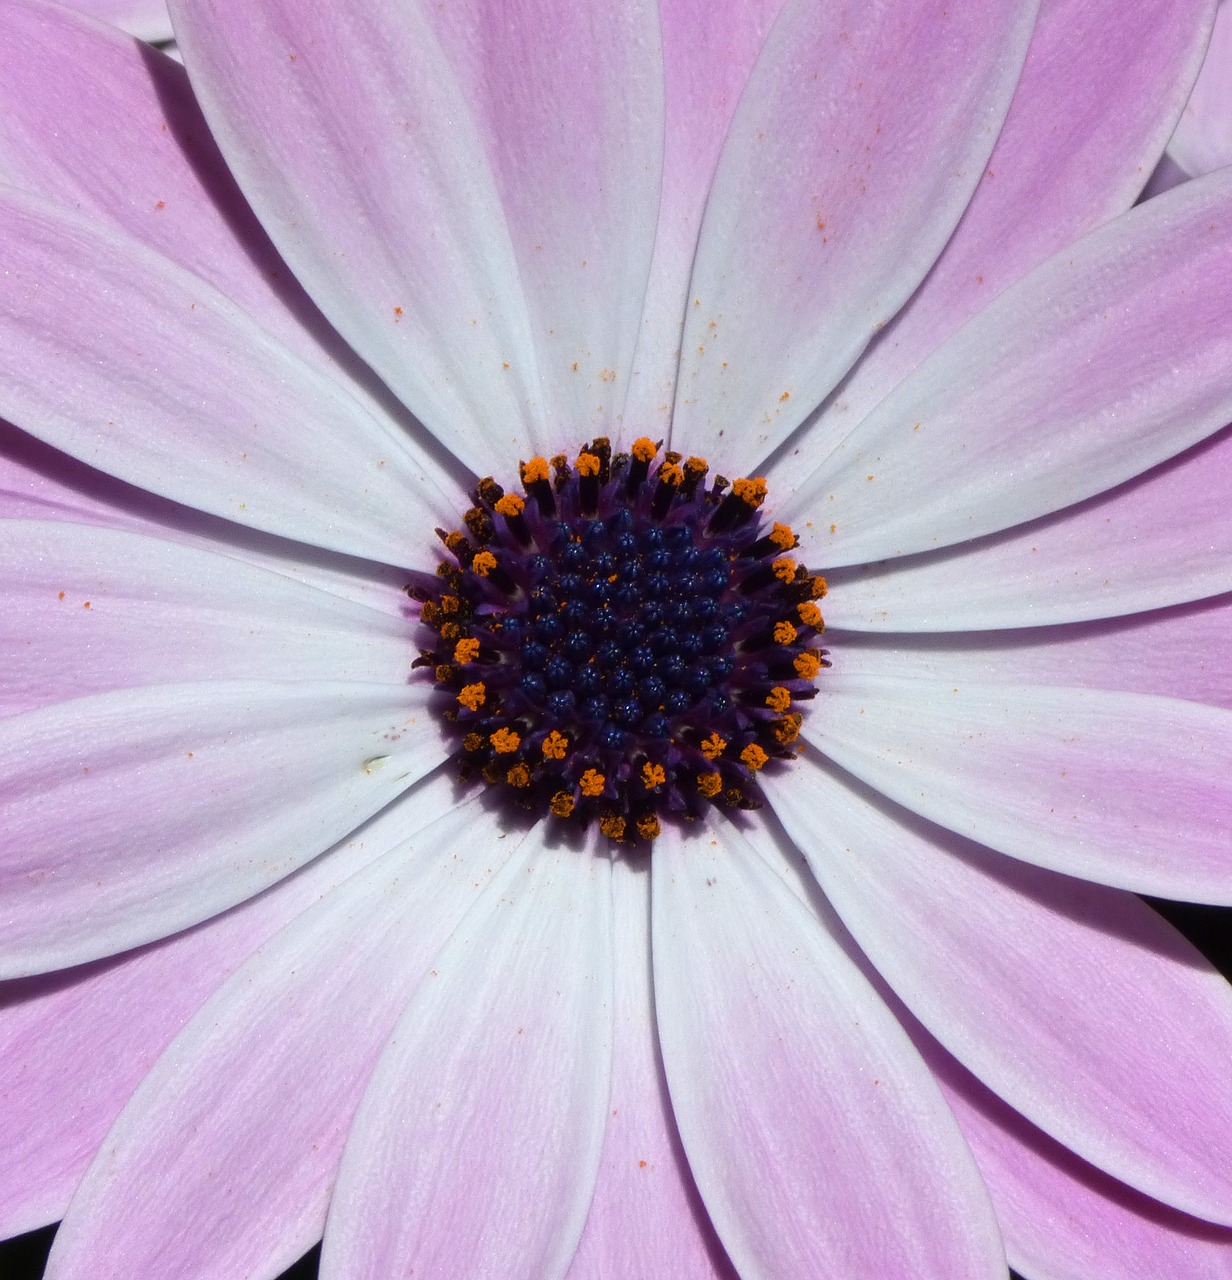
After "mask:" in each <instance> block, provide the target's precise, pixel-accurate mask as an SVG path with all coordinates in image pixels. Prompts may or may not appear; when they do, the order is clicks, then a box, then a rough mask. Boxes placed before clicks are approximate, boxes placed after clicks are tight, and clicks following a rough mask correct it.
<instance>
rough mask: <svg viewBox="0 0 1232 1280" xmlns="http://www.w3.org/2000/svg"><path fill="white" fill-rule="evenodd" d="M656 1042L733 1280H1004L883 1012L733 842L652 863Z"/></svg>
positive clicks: (980, 1210)
mask: <svg viewBox="0 0 1232 1280" xmlns="http://www.w3.org/2000/svg"><path fill="white" fill-rule="evenodd" d="M651 877H652V893H653V905H652V921H653V938H654V975H655V997H656V1008H657V1017H658V1026H659V1038H660V1042H661V1043H662V1046H663V1059H664V1064H665V1066H666V1069H667V1079H668V1084H669V1086H670V1088H671V1095H672V1107H673V1110H674V1111H675V1114H676V1118H677V1121H678V1123H679V1125H680V1132H681V1136H682V1138H683V1140H684V1145H685V1150H686V1151H687V1152H688V1156H689V1163H690V1166H691V1168H692V1170H693V1173H694V1176H695V1178H696V1179H697V1184H698V1187H699V1189H700V1190H701V1193H702V1198H703V1199H704V1201H705V1203H706V1207H707V1209H708V1210H709V1212H710V1216H711V1219H712V1220H713V1222H714V1224H715V1227H716V1229H717V1231H718V1233H719V1236H720V1238H721V1239H722V1241H723V1243H724V1245H725V1246H726V1249H727V1252H728V1254H729V1255H730V1256H731V1259H732V1261H733V1262H734V1264H735V1266H736V1269H737V1270H738V1272H739V1273H740V1275H741V1276H746V1277H776V1278H783V1280H786V1278H788V1277H797V1276H798V1277H801V1278H803V1277H806V1276H809V1277H811V1276H818V1275H843V1276H874V1275H875V1276H891V1275H912V1276H920V1277H934V1276H935V1277H937V1280H942V1277H944V1280H958V1278H959V1277H966V1276H984V1277H989V1280H991V1277H994V1276H1002V1275H1004V1270H1005V1262H1004V1256H1003V1254H1002V1252H1001V1244H1000V1240H999V1237H998V1234H997V1229H996V1224H995V1221H994V1220H993V1217H992V1213H991V1210H990V1209H988V1208H987V1205H986V1202H985V1199H984V1192H983V1189H982V1187H981V1185H980V1182H979V1177H978V1175H977V1174H976V1172H975V1169H974V1166H973V1165H972V1163H971V1157H970V1155H969V1153H968V1151H967V1148H966V1146H965V1145H964V1144H963V1142H962V1139H961V1137H960V1136H959V1134H958V1131H957V1128H956V1127H955V1125H954V1121H953V1118H952V1117H951V1115H950V1113H949V1112H948V1110H947V1109H946V1108H945V1105H944V1103H943V1102H942V1101H941V1099H940V1096H939V1095H938V1093H937V1091H936V1085H935V1084H934V1083H933V1081H932V1080H931V1079H930V1078H929V1076H928V1073H927V1071H926V1070H925V1069H924V1067H923V1064H922V1063H921V1062H920V1061H919V1059H918V1058H917V1056H916V1054H915V1051H914V1049H912V1047H911V1045H910V1042H909V1041H908V1040H907V1038H906V1036H905V1035H904V1033H903V1031H902V1029H901V1028H900V1027H899V1026H898V1024H897V1023H896V1022H895V1021H894V1019H893V1017H892V1016H891V1015H890V1013H889V1011H888V1010H887V1009H886V1008H885V1006H884V1005H883V1004H882V1002H881V1000H880V997H878V996H877V995H876V993H875V992H874V991H873V990H872V988H871V987H870V986H869V985H868V983H867V982H866V980H865V979H864V978H863V977H862V976H861V975H860V973H859V972H858V970H857V969H856V968H855V966H854V964H852V962H851V961H850V960H849V959H848V958H847V957H846V955H845V954H844V953H843V951H842V950H841V948H840V946H839V945H838V944H837V943H836V941H835V940H834V938H833V937H832V936H830V934H829V933H828V932H827V931H826V929H825V927H824V926H823V925H822V923H821V922H820V921H818V920H817V919H815V918H814V917H812V916H810V914H809V913H808V911H807V910H806V908H805V907H804V906H803V905H802V904H801V903H800V902H799V900H798V899H797V898H795V897H794V896H793V894H792V892H791V890H789V889H788V888H787V886H786V885H785V884H784V883H782V882H781V881H780V880H779V879H778V878H777V876H776V875H775V873H774V872H773V871H772V870H770V869H769V867H768V865H767V864H766V863H765V862H763V861H762V859H761V857H760V856H759V855H758V854H757V853H756V852H754V850H753V849H752V848H751V847H750V846H749V845H748V844H747V843H746V841H745V840H744V838H743V837H742V836H740V835H739V834H738V833H737V832H735V831H734V830H732V829H731V828H725V829H724V828H719V827H718V826H713V827H712V828H711V829H710V831H709V832H708V834H707V836H705V837H703V838H702V839H700V840H691V841H689V842H687V843H686V842H684V841H683V840H682V839H681V838H680V837H679V836H678V835H675V834H673V833H668V834H666V835H665V836H664V837H662V838H661V840H660V841H659V842H658V843H656V846H655V856H654V860H653V862H652V863H651Z"/></svg>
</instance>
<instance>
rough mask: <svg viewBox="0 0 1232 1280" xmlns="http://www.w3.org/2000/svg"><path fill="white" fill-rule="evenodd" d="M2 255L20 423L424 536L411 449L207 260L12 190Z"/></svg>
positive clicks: (269, 502)
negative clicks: (274, 330)
mask: <svg viewBox="0 0 1232 1280" xmlns="http://www.w3.org/2000/svg"><path fill="white" fill-rule="evenodd" d="M0 267H2V268H3V272H4V277H5V279H4V285H5V287H4V291H3V295H2V296H0V412H3V413H4V414H5V415H6V416H7V417H9V418H10V419H12V421H13V422H15V423H16V424H17V425H18V426H20V427H23V428H25V429H26V430H28V431H30V432H31V433H33V434H35V435H37V436H39V437H40V438H42V439H44V440H46V441H48V443H50V444H53V445H56V446H57V447H60V448H63V449H65V450H66V451H67V452H69V453H72V454H74V455H75V456H77V457H80V458H82V459H83V460H84V461H86V462H89V463H91V464H94V465H97V466H100V467H101V468H102V469H103V470H105V471H108V472H110V473H112V474H114V475H118V476H119V477H120V478H122V479H125V480H129V481H131V482H133V483H136V484H139V485H142V486H144V487H146V488H148V489H151V490H153V491H154V492H155V493H161V494H164V495H165V496H167V497H171V498H174V499H177V500H180V501H184V502H187V503H188V504H189V505H195V506H198V507H201V508H202V509H204V510H207V511H211V512H213V513H214V514H216V515H221V516H224V517H226V518H227V519H229V520H239V521H242V522H244V523H248V524H252V525H255V526H256V527H257V528H259V529H264V530H266V531H269V532H273V533H277V534H282V535H284V536H286V537H290V538H295V539H297V540H299V541H301V542H307V543H310V544H315V545H319V546H325V547H328V548H331V549H334V550H338V551H342V552H345V553H349V554H352V555H361V556H368V557H370V558H372V559H376V560H382V561H387V562H392V563H400V562H404V561H405V560H406V558H407V557H408V556H411V555H414V554H415V552H416V550H417V547H416V541H417V538H416V536H415V535H418V538H422V532H420V531H421V530H422V529H423V528H424V527H425V525H429V524H430V520H431V511H432V505H431V500H430V499H429V501H427V502H425V501H424V500H422V499H420V498H417V497H416V494H417V493H418V492H419V491H420V490H421V489H422V488H423V487H424V486H426V485H428V484H429V479H428V477H427V476H425V475H424V473H423V469H422V468H421V467H420V466H419V465H418V459H417V458H416V456H415V455H414V454H412V453H411V452H410V451H408V449H407V448H406V447H405V445H404V443H403V441H402V440H401V438H400V437H399V436H398V435H396V434H395V433H394V432H393V431H392V430H391V429H390V428H389V427H388V426H387V425H386V424H384V423H381V422H379V421H378V420H376V419H374V418H372V417H371V416H370V415H369V414H368V413H367V412H366V411H365V410H364V408H363V407H362V405H360V404H359V403H358V402H357V401H355V400H354V399H352V398H351V397H350V396H348V395H347V393H346V391H345V389H344V388H342V387H341V386H339V385H338V384H337V383H335V382H333V381H332V380H330V379H327V378H326V377H325V376H323V375H319V374H316V373H314V371H313V370H312V369H311V368H309V366H307V365H306V364H305V363H304V362H303V361H301V360H299V359H298V358H297V357H296V356H295V355H293V354H292V353H291V352H290V351H288V350H287V349H286V348H285V347H282V346H281V345H280V344H279V343H277V342H276V341H275V340H273V339H272V338H270V337H269V336H268V335H267V334H265V333H264V331H262V330H261V329H260V328H258V327H257V326H256V325H255V324H253V323H252V322H251V321H250V320H249V319H248V318H247V317H246V316H245V315H243V314H242V313H240V312H239V311H237V310H236V309H235V308H234V307H232V306H231V305H230V304H229V303H228V302H227V300H226V299H225V298H224V297H223V296H222V295H220V294H218V293H217V292H215V290H213V289H212V288H211V287H210V286H209V285H207V284H205V283H204V282H203V281H202V280H201V279H200V278H198V277H197V276H195V275H192V274H190V273H189V272H187V271H185V270H183V269H182V268H179V267H177V266H175V265H174V264H173V263H171V262H170V261H169V260H167V259H165V258H162V257H160V256H159V255H157V254H154V253H151V252H150V251H149V250H147V249H145V248H144V247H143V246H141V245H140V244H138V243H137V242H136V241H133V240H127V239H124V238H123V237H121V236H120V235H118V234H110V233H108V232H106V231H103V230H100V229H98V228H97V227H96V226H94V225H91V224H89V223H86V222H83V221H80V220H78V219H76V218H74V217H72V216H70V215H67V214H65V213H62V212H60V211H58V210H56V209H54V208H52V207H51V206H49V205H46V204H44V203H42V202H39V201H37V200H33V199H29V198H26V197H23V196H22V195H20V194H19V193H17V192H15V191H12V190H10V191H7V192H6V193H4V194H3V195H0ZM172 457H174V459H175V466H174V467H169V466H168V465H167V463H168V459H169V458H172ZM416 517H418V518H417V519H416ZM412 529H413V530H414V531H415V532H414V534H412V533H411V530H412Z"/></svg>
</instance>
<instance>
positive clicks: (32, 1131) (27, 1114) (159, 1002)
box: [0, 774, 453, 1238]
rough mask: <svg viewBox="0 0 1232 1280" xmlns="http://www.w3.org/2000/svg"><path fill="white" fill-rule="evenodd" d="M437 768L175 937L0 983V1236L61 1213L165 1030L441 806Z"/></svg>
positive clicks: (444, 784) (448, 789) (446, 799)
mask: <svg viewBox="0 0 1232 1280" xmlns="http://www.w3.org/2000/svg"><path fill="white" fill-rule="evenodd" d="M452 790H453V783H452V780H451V779H449V778H447V777H445V776H444V775H441V774H438V775H437V776H436V777H434V778H433V779H431V780H430V781H428V782H427V783H425V784H424V788H423V792H425V793H426V796H421V791H420V789H414V790H412V792H411V793H410V796H409V797H406V798H403V799H400V800H398V801H397V802H395V803H394V804H392V805H390V806H389V808H388V809H386V810H385V811H384V812H383V813H382V814H380V815H379V816H378V817H376V818H375V819H373V820H372V821H371V822H369V823H367V824H366V825H365V826H364V828H363V831H362V833H360V834H357V835H356V836H355V837H354V838H353V839H350V840H348V841H346V842H345V843H343V844H340V845H338V846H336V847H335V848H334V849H332V850H330V851H329V852H328V853H327V854H325V855H324V856H322V857H320V858H317V859H316V860H315V861H313V862H311V863H309V864H308V865H307V866H305V867H303V868H301V869H300V870H299V871H296V872H293V873H292V874H291V875H289V876H287V877H286V878H285V879H284V880H280V881H279V882H278V883H277V884H275V885H273V886H271V888H269V889H268V890H266V891H265V892H264V893H262V894H259V895H258V896H257V897H255V898H250V899H248V900H247V901H246V902H243V903H241V904H240V905H239V906H238V907H234V908H233V909H232V910H230V911H228V912H225V913H224V914H223V915H220V916H215V917H214V918H213V919H212V920H207V921H206V922H205V923H204V924H201V925H198V926H197V927H196V928H195V929H190V930H188V931H187V932H185V933H177V934H175V935H173V936H172V937H169V938H164V939H163V940H162V941H160V942H156V943H153V944H151V945H150V946H148V947H143V948H142V949H141V950H139V951H130V952H127V953H125V954H124V955H120V956H115V957H113V958H111V959H109V960H105V961H99V962H97V963H95V964H93V965H90V966H88V967H86V968H81V969H70V970H67V971H62V972H60V973H55V974H50V975H43V976H39V977H36V978H23V979H17V980H15V981H12V982H7V983H4V984H2V985H0V1081H3V1082H4V1083H3V1086H0V1098H2V1099H3V1106H0V1238H3V1237H7V1236H10V1235H17V1234H19V1233H20V1232H23V1231H28V1230H31V1229H33V1228H34V1227H39V1226H42V1225H43V1224H45V1223H48V1222H53V1221H55V1220H56V1219H58V1218H62V1217H63V1216H64V1212H65V1210H66V1209H67V1208H68V1202H69V1198H70V1197H71V1195H72V1193H73V1191H74V1190H75V1189H76V1187H77V1184H78V1183H79V1182H80V1181H81V1177H82V1174H84V1173H85V1171H86V1168H87V1167H88V1165H89V1164H90V1161H91V1160H92V1159H93V1158H94V1154H95V1152H96V1151H97V1150H98V1148H99V1146H100V1144H101V1143H102V1141H103V1139H104V1138H105V1137H106V1135H107V1130H108V1129H110V1128H111V1126H112V1124H113V1123H114V1121H115V1118H116V1117H117V1116H118V1115H119V1114H120V1112H121V1110H122V1109H123V1107H124V1105H125V1103H126V1102H127V1101H128V1099H129V1097H130V1096H131V1094H132V1092H133V1090H134V1089H135V1088H136V1087H137V1085H138V1084H139V1083H140V1082H141V1079H142V1077H143V1076H144V1075H145V1074H146V1072H147V1071H148V1070H149V1069H150V1066H151V1064H152V1063H153V1062H154V1061H155V1060H156V1059H157V1058H158V1056H159V1054H160V1053H162V1051H163V1050H164V1049H165V1048H166V1047H167V1045H168V1044H169V1043H170V1042H171V1040H172V1039H173V1037H174V1036H175V1035H176V1033H177V1032H178V1031H179V1030H180V1029H181V1028H182V1027H183V1026H184V1024H185V1023H186V1022H187V1021H188V1020H189V1018H191V1017H192V1016H193V1014H195V1013H196V1012H197V1010H198V1009H199V1008H200V1007H201V1005H202V1004H204V1002H205V1001H206V1000H207V999H208V998H209V997H210V996H211V995H212V994H213V992H214V991H215V990H216V989H217V988H218V987H219V986H220V985H221V984H222V983H223V982H224V981H225V979H226V978H227V977H228V976H229V975H230V974H231V973H233V972H234V971H235V970H236V969H237V968H238V967H239V966H240V965H241V964H242V963H243V962H244V960H245V959H246V958H247V957H248V956H249V955H251V954H252V952H253V951H255V950H256V949H257V948H258V947H259V946H261V945H262V943H264V942H265V941H266V940H267V939H268V938H269V937H271V936H272V935H273V934H274V933H276V932H277V931H278V930H279V929H281V928H282V927H283V926H284V925H285V924H287V923H288V922H289V921H291V920H292V919H294V917H295V916H297V915H299V913H300V912H301V911H304V910H307V908H309V907H311V906H313V904H314V903H316V902H318V901H319V900H320V899H321V898H322V897H323V896H324V895H325V894H328V893H329V892H330V891H331V890H332V889H334V888H335V887H336V886H337V885H339V884H341V883H342V881H343V880H345V879H346V878H347V877H348V876H350V875H352V874H353V873H355V872H356V871H359V870H360V869H362V868H363V867H364V866H366V865H367V864H368V863H370V862H372V861H373V860H374V859H376V858H378V857H381V856H383V855H384V854H385V853H386V852H387V851H388V850H389V849H391V848H392V847H393V846H394V845H396V844H397V843H399V842H400V841H401V840H402V839H404V837H405V834H406V825H407V824H406V814H407V811H408V806H409V805H410V804H413V803H418V802H419V801H420V800H421V799H426V801H427V802H428V803H430V804H434V805H436V806H437V811H438V812H439V810H440V808H443V807H445V806H447V805H448V804H449V803H450V802H451V795H452Z"/></svg>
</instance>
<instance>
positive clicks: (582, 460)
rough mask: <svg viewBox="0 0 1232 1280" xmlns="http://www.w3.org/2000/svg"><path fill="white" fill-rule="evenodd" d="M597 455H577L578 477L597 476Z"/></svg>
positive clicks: (598, 464)
mask: <svg viewBox="0 0 1232 1280" xmlns="http://www.w3.org/2000/svg"><path fill="white" fill-rule="evenodd" d="M599 466H600V463H599V455H598V454H596V453H579V454H578V460H577V473H578V475H580V476H597V475H598V474H599Z"/></svg>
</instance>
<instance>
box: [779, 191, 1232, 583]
mask: <svg viewBox="0 0 1232 1280" xmlns="http://www.w3.org/2000/svg"><path fill="white" fill-rule="evenodd" d="M1229 235H1232V174H1225V175H1223V176H1218V175H1211V177H1209V178H1206V179H1203V180H1201V181H1199V182H1194V183H1187V184H1185V186H1184V187H1178V188H1177V189H1176V190H1174V191H1170V192H1168V193H1167V195H1165V196H1160V197H1159V198H1157V199H1155V200H1151V201H1148V202H1147V203H1146V204H1144V205H1141V206H1139V207H1138V208H1136V209H1133V210H1131V211H1130V212H1129V213H1127V214H1125V215H1123V216H1122V217H1120V218H1117V219H1115V220H1114V221H1113V222H1110V223H1108V224H1107V225H1106V226H1104V227H1102V228H1101V229H1099V230H1098V231H1095V232H1093V233H1091V234H1090V235H1088V236H1087V237H1086V238H1085V239H1083V240H1080V241H1079V242H1078V243H1077V244H1076V245H1074V246H1073V247H1072V248H1070V249H1067V250H1064V251H1062V252H1061V253H1059V254H1057V255H1056V256H1055V257H1053V258H1051V259H1049V261H1048V262H1046V263H1045V264H1044V265H1043V266H1042V267H1039V268H1037V269H1036V270H1035V271H1034V272H1032V273H1031V275H1029V276H1028V277H1027V278H1026V279H1025V280H1022V281H1021V282H1019V283H1018V284H1016V285H1014V286H1012V287H1011V288H1009V289H1007V290H1006V291H1005V292H1004V293H1003V294H1001V296H1000V297H999V298H997V300H996V301H995V302H993V303H992V304H990V305H989V306H988V307H986V308H985V309H984V310H983V311H982V312H980V314H979V315H978V316H976V317H975V319H973V320H972V321H971V322H970V323H969V324H967V325H966V326H965V327H964V328H963V329H962V330H961V331H960V332H959V333H957V334H956V335H955V336H954V337H952V338H951V339H950V340H949V341H948V342H947V343H946V344H945V345H944V346H943V347H941V348H940V349H939V350H938V351H937V352H936V353H935V354H934V355H933V356H931V357H930V358H929V359H928V360H926V361H925V362H924V363H923V364H922V365H920V366H919V368H917V369H916V371H915V372H914V373H913V374H911V376H910V377H908V378H907V379H906V380H905V381H904V382H902V383H901V384H900V385H899V386H898V388H897V389H896V390H895V391H894V392H893V393H892V394H891V395H889V396H887V397H886V399H884V400H883V401H881V403H880V404H879V405H878V406H877V408H876V409H875V410H874V411H873V412H872V413H870V414H869V415H868V417H867V418H865V419H864V421H863V422H862V423H861V424H860V426H859V427H858V428H857V429H856V430H855V431H853V432H852V434H851V435H849V436H847V437H846V439H844V440H843V442H842V443H841V444H840V445H839V446H838V448H837V449H836V450H835V451H834V453H833V454H832V455H831V457H830V459H829V460H828V461H827V462H826V463H825V464H824V466H823V467H822V468H821V469H820V470H818V471H817V472H815V473H814V474H813V475H812V476H810V477H809V478H808V479H807V480H805V481H803V482H801V484H800V487H799V489H798V491H797V492H796V493H795V494H794V495H793V496H792V497H791V498H790V499H789V500H788V502H787V503H786V507H785V511H786V518H787V519H789V520H791V521H792V522H793V523H803V520H801V519H800V518H799V517H800V515H801V513H802V512H805V511H807V512H810V513H811V517H812V519H813V520H814V521H815V522H816V523H817V524H818V525H819V526H820V525H822V524H823V523H824V525H826V526H829V529H830V531H829V533H828V534H827V533H825V532H823V533H822V535H821V538H820V543H821V548H824V551H823V558H824V559H826V560H827V561H828V562H829V563H831V564H853V563H860V562H864V561H869V560H876V559H882V558H885V557H890V556H899V555H908V554H911V553H913V552H918V551H931V550H934V549H935V548H937V547H942V546H948V545H950V544H952V543H955V542H961V541H964V540H966V539H968V538H973V537H978V536H979V535H980V534H984V533H991V532H994V531H995V530H998V529H1005V528H1009V527H1011V526H1013V525H1015V524H1020V523H1022V522H1024V521H1026V520H1031V519H1034V518H1036V517H1038V516H1042V515H1047V514H1048V513H1049V512H1052V511H1057V510H1059V509H1061V508H1062V507H1066V506H1068V505H1069V504H1071V503H1074V502H1080V501H1081V500H1082V499H1084V498H1088V497H1090V496H1091V495H1093V494H1097V493H1102V492H1103V491H1104V490H1106V489H1110V488H1112V487H1113V486H1114V485H1117V484H1120V483H1122V482H1123V481H1125V480H1128V479H1130V478H1131V477H1133V476H1136V475H1139V474H1140V473H1141V472H1143V471H1145V470H1147V468H1149V467H1152V466H1155V465H1156V464H1157V463H1159V462H1162V461H1164V460H1165V459H1167V458H1170V457H1172V456H1174V455H1175V454H1177V453H1179V452H1180V451H1181V450H1182V449H1185V448H1187V447H1188V446H1189V445H1191V444H1194V443H1196V442H1197V441H1198V440H1201V439H1204V438H1205V437H1206V436H1208V435H1210V434H1211V433H1212V432H1214V431H1216V430H1217V429H1219V428H1220V427H1222V426H1223V425H1224V424H1225V423H1226V422H1227V421H1228V420H1229V419H1230V418H1232V378H1229V377H1228V373H1227V371H1228V368H1229V365H1230V363H1232V255H1229V254H1228V253H1227V251H1226V250H1227V241H1228V237H1229ZM819 549H820V548H819Z"/></svg>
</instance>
